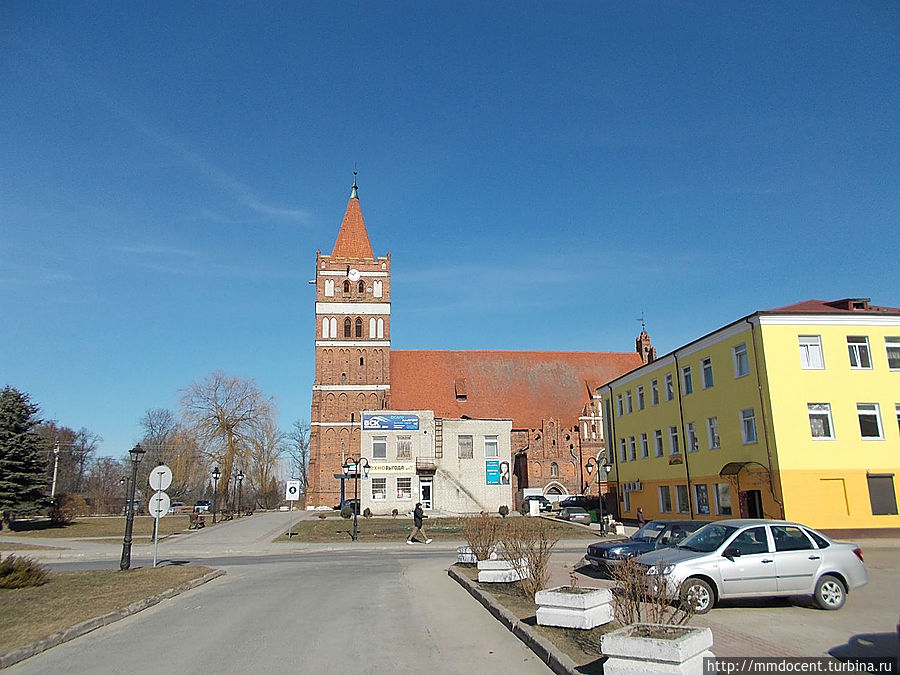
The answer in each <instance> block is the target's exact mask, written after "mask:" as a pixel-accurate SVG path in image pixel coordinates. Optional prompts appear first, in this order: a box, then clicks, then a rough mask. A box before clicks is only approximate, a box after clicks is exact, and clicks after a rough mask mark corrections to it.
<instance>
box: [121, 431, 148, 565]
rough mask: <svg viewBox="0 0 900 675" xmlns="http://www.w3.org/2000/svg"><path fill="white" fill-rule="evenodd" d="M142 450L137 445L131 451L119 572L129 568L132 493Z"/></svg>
mask: <svg viewBox="0 0 900 675" xmlns="http://www.w3.org/2000/svg"><path fill="white" fill-rule="evenodd" d="M144 452H145V451H144V449H143V448H142V447H141V444H140V443H138V444H137V445H135V446H134V447H133V448H132V449H131V450H129V454H130V455H131V490H129V492H130V493H131V494H130V499H129V500H128V503H127V504H126V505H125V539H124V540H123V541H122V560H121V561H120V562H119V569H120V570H127V569H128V568H129V567H131V532H132V530H133V528H134V491H135V488H136V487H137V485H136V484H137V470H138V464H139V463H140V461H141V457H143V456H144Z"/></svg>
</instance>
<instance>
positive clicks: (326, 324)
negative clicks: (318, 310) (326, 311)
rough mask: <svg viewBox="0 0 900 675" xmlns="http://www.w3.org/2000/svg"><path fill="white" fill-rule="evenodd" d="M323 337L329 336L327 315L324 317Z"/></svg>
mask: <svg viewBox="0 0 900 675" xmlns="http://www.w3.org/2000/svg"><path fill="white" fill-rule="evenodd" d="M322 337H323V338H327V337H328V317H327V316H323V317H322Z"/></svg>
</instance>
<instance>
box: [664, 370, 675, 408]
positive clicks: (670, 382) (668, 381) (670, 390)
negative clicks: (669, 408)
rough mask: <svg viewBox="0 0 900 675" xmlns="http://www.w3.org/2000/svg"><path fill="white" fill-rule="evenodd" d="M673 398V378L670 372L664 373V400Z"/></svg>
mask: <svg viewBox="0 0 900 675" xmlns="http://www.w3.org/2000/svg"><path fill="white" fill-rule="evenodd" d="M674 398H675V380H674V379H673V378H672V373H666V400H667V401H671V400H673V399H674Z"/></svg>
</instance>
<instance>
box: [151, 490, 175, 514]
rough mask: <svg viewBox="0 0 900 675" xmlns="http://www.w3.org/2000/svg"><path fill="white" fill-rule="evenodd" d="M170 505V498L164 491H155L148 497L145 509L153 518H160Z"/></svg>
mask: <svg viewBox="0 0 900 675" xmlns="http://www.w3.org/2000/svg"><path fill="white" fill-rule="evenodd" d="M171 505H172V500H170V499H169V495H167V494H166V493H165V492H157V493H156V494H154V495H153V496H152V497H150V501H149V502H148V504H147V510H148V511H149V513H150V515H151V516H153V517H154V518H162V517H163V516H164V515H166V514H167V513H168V512H169V507H170V506H171Z"/></svg>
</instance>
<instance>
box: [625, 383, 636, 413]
mask: <svg viewBox="0 0 900 675" xmlns="http://www.w3.org/2000/svg"><path fill="white" fill-rule="evenodd" d="M633 412H634V401H632V400H631V389H626V390H625V414H626V415H630V414H631V413H633Z"/></svg>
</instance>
